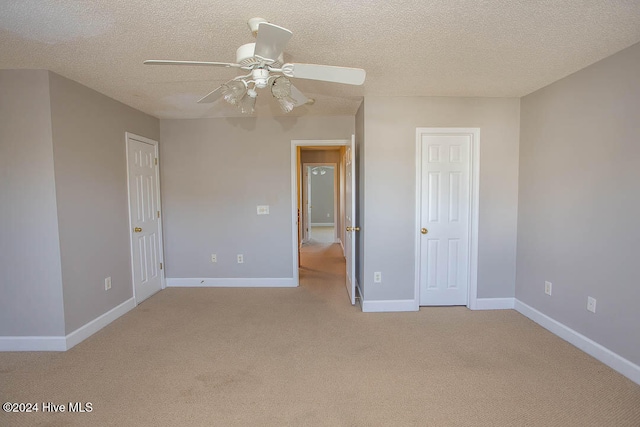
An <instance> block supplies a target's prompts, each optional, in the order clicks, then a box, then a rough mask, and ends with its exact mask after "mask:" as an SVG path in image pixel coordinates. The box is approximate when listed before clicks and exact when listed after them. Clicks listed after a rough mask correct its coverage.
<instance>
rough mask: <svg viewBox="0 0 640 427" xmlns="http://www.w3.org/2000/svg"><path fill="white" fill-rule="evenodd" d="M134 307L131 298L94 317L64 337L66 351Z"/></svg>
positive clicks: (134, 301)
mask: <svg viewBox="0 0 640 427" xmlns="http://www.w3.org/2000/svg"><path fill="white" fill-rule="evenodd" d="M135 307H136V300H135V299H134V298H133V297H132V298H129V299H128V300H126V301H125V302H123V303H122V304H120V305H118V306H117V307H114V308H112V309H111V310H109V311H107V312H106V313H104V314H103V315H102V316H99V317H96V318H95V319H93V320H92V321H91V322H89V323H87V324H86V325H84V326H81V327H79V328H78V329H76V330H75V331H73V332H71V333H70V334H69V335H67V336H66V340H67V350H69V349H70V348H71V347H73V346H75V345H77V344H80V343H81V342H82V341H84V340H86V339H87V338H89V337H90V336H91V335H93V334H95V333H96V332H98V331H99V330H100V329H102V328H104V327H105V326H107V325H108V324H109V323H111V322H113V321H114V320H116V319H117V318H118V317H120V316H123V315H124V314H126V313H128V312H129V311H131V310H133V309H134V308H135Z"/></svg>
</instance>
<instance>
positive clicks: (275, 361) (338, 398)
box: [0, 245, 640, 427]
mask: <svg viewBox="0 0 640 427" xmlns="http://www.w3.org/2000/svg"><path fill="white" fill-rule="evenodd" d="M302 265H303V268H302V269H301V273H300V274H301V287H299V288H281V289H233V288H208V289H184V288H170V289H167V290H164V291H162V292H160V293H158V294H156V295H155V296H153V297H151V298H150V299H149V300H147V301H145V302H144V303H142V304H141V305H140V306H139V307H137V308H136V309H134V310H132V311H131V312H129V313H128V314H126V315H125V316H123V317H121V318H120V319H118V320H116V321H115V322H114V323H112V324H111V325H109V326H107V327H106V328H105V329H103V330H102V331H100V332H98V333H97V334H95V335H94V336H92V337H91V338H89V339H87V340H86V341H84V342H82V343H81V344H79V345H77V346H76V347H74V348H73V349H71V350H69V351H68V352H65V353H0V400H1V401H2V402H5V401H11V402H39V403H40V405H42V402H52V403H54V404H65V405H67V404H68V402H91V403H92V409H93V410H92V412H90V413H64V414H60V413H43V412H42V411H40V412H38V413H30V414H6V413H0V426H39V425H41V426H69V425H79V426H80V425H81V426H87V425H92V426H254V425H255V426H285V425H290V426H304V425H314V426H408V425H416V426H417V425H419V426H581V427H583V426H633V427H637V426H639V425H640V386H638V385H636V384H634V383H633V382H631V381H629V380H627V379H626V378H624V377H623V376H621V375H619V374H617V373H616V372H614V371H613V370H611V369H609V368H608V367H606V366H605V365H603V364H601V363H600V362H598V361H596V360H595V359H593V358H591V357H590V356H588V355H586V354H585V353H582V352H581V351H579V350H577V349H576V348H574V347H573V346H571V345H570V344H568V343H566V342H564V341H563V340H561V339H560V338H557V337H556V336H554V335H552V334H551V333H549V332H547V331H546V330H544V329H542V328H541V327H539V326H537V325H536V324H534V323H533V322H531V321H529V320H528V319H527V318H525V317H523V316H521V315H520V314H518V313H517V312H515V311H512V310H504V311H475V312H472V311H469V310H467V309H466V308H423V309H422V310H421V311H420V312H417V313H362V312H361V311H360V309H359V308H357V307H352V306H350V305H349V304H348V301H347V296H346V290H345V289H344V260H343V259H342V258H341V256H340V248H339V246H338V245H312V246H311V247H306V248H305V250H304V252H303V254H302Z"/></svg>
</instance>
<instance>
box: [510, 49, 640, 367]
mask: <svg viewBox="0 0 640 427" xmlns="http://www.w3.org/2000/svg"><path fill="white" fill-rule="evenodd" d="M639 76H640V44H636V45H634V46H632V47H630V48H628V49H626V50H623V51H621V52H619V53H617V54H615V55H613V56H611V57H609V58H607V59H604V60H602V61H600V62H597V63H595V64H593V65H591V66H590V67H588V68H585V69H583V70H581V71H579V72H577V73H575V74H573V75H571V76H569V77H566V78H564V79H562V80H560V81H558V82H556V83H554V84H552V85H550V86H547V87H545V88H543V89H541V90H539V91H537V92H534V93H532V94H530V95H528V96H526V97H524V98H523V99H522V117H521V122H522V128H521V137H520V138H521V149H520V150H521V151H520V152H521V156H520V190H519V194H520V197H519V216H518V230H519V231H518V258H517V282H516V298H517V299H519V300H520V301H522V302H524V303H526V304H528V305H530V306H532V307H534V308H535V309H537V310H539V311H541V312H542V313H544V314H546V315H548V316H550V317H552V318H553V319H555V320H557V321H559V322H561V323H563V324H564V325H566V326H568V327H570V328H572V329H574V330H575V331H577V332H579V333H581V334H583V335H585V336H586V337H588V338H590V339H592V340H594V341H596V342H597V343H599V344H601V345H603V346H605V347H607V348H608V349H610V350H612V351H614V352H615V353H617V354H619V355H621V356H622V357H624V358H626V359H628V360H630V361H631V362H633V363H635V364H639V365H640V346H638V343H640V328H639V327H638V325H640V310H638V301H640V286H639V284H638V265H637V262H638V253H640V252H639V251H640V227H639V226H638V218H640V197H639V194H640V193H639V192H638V183H639V182H640V143H639V139H638V135H640V78H639ZM545 280H548V281H550V282H552V283H553V295H552V296H551V297H549V296H547V295H545V294H544V281H545ZM587 296H592V297H594V298H596V299H597V305H596V308H597V310H596V311H597V313H596V314H592V313H590V312H588V311H587V310H586V304H587Z"/></svg>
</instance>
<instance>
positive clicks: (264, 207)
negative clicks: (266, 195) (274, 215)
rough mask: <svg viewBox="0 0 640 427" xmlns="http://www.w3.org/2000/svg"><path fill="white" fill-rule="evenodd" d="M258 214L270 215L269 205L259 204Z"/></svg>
mask: <svg viewBox="0 0 640 427" xmlns="http://www.w3.org/2000/svg"><path fill="white" fill-rule="evenodd" d="M258 215H269V205H260V206H258Z"/></svg>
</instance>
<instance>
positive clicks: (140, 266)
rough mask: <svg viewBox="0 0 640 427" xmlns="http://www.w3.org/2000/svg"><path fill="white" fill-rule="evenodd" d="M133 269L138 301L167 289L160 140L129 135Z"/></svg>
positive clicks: (127, 135)
mask: <svg viewBox="0 0 640 427" xmlns="http://www.w3.org/2000/svg"><path fill="white" fill-rule="evenodd" d="M126 145H127V182H128V187H129V231H130V236H131V270H132V279H133V294H134V298H135V301H136V304H140V303H141V302H142V301H144V300H145V299H147V298H149V297H150V296H151V295H153V294H155V293H156V292H158V291H160V290H161V289H163V288H164V270H163V265H162V263H163V250H162V227H161V219H160V215H161V214H160V185H159V184H160V177H159V167H158V160H157V159H158V143H157V141H153V140H150V139H148V138H144V137H141V136H137V135H133V134H131V133H127V134H126Z"/></svg>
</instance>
